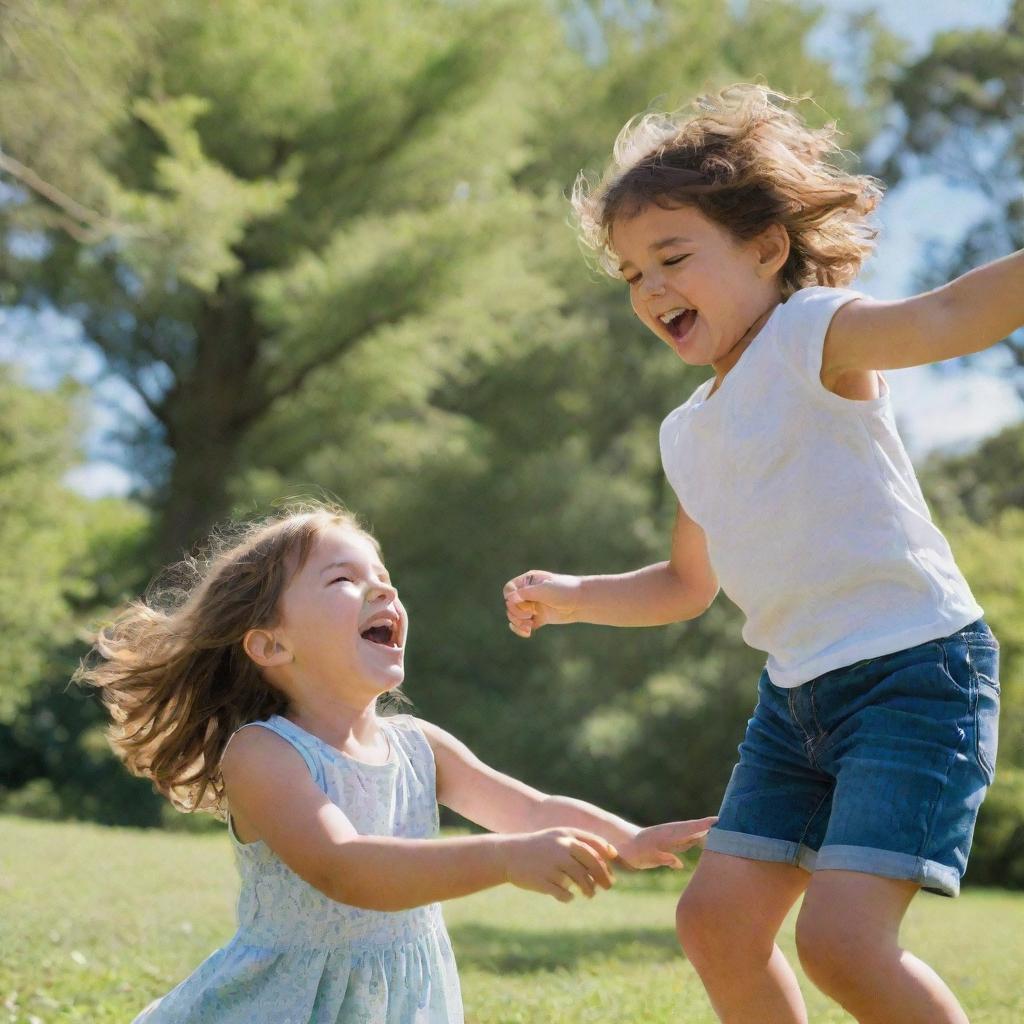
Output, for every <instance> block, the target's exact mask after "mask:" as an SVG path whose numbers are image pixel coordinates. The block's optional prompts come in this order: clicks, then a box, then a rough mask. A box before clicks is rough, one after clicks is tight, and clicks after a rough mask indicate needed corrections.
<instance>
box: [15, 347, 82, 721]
mask: <svg viewBox="0 0 1024 1024" xmlns="http://www.w3.org/2000/svg"><path fill="white" fill-rule="evenodd" d="M70 399H71V395H70V394H68V393H67V392H65V393H63V394H56V395H50V394H44V393H40V392H37V391H33V390H32V389H30V388H27V387H25V386H23V385H21V384H19V383H18V382H17V381H16V380H15V379H14V377H13V376H12V374H11V372H10V370H9V369H7V368H4V367H0V550H2V551H3V553H4V571H3V574H2V575H0V635H2V636H3V638H4V642H3V644H2V645H0V680H2V681H3V682H2V685H0V721H9V720H10V719H11V718H12V717H13V716H14V714H15V712H16V711H17V710H18V708H19V707H20V706H21V705H22V703H23V702H24V701H25V699H26V693H27V692H28V690H29V689H30V688H31V685H32V684H33V682H34V681H36V680H37V679H38V678H39V675H40V674H41V672H42V670H43V667H44V666H45V664H46V661H47V657H48V653H49V650H50V648H51V647H52V645H53V643H54V638H55V636H56V635H66V633H67V629H68V625H69V621H70V618H71V609H70V604H69V602H70V600H72V599H73V598H74V596H75V595H76V592H78V591H79V589H80V587H81V586H82V582H83V581H82V579H81V577H80V576H78V575H77V573H72V574H71V575H70V576H69V575H68V572H67V569H68V567H69V565H72V564H74V561H75V559H76V556H77V554H78V553H79V552H80V550H81V546H82V536H81V531H80V528H79V524H78V517H77V515H76V512H77V511H78V509H77V508H76V506H75V503H74V502H72V501H69V500H68V496H67V493H66V491H65V490H64V488H63V487H62V485H61V477H62V476H63V474H64V472H65V471H66V470H67V469H68V468H69V467H70V464H71V462H72V460H73V457H74V441H73V429H74V417H73V416H72V411H71V402H70Z"/></svg>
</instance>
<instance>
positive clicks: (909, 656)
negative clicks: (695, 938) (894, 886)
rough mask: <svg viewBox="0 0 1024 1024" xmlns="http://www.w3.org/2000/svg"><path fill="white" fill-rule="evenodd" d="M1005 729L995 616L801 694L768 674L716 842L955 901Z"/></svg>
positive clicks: (724, 848)
mask: <svg viewBox="0 0 1024 1024" xmlns="http://www.w3.org/2000/svg"><path fill="white" fill-rule="evenodd" d="M998 721H999V645H998V643H997V642H996V639H995V637H994V636H993V635H992V632H991V630H989V628H988V626H987V625H986V624H985V622H984V621H983V620H982V619H979V620H978V621H977V622H975V623H973V624H971V625H970V626H966V627H965V628H964V629H961V630H960V631H959V632H957V633H953V634H952V635H951V636H948V637H945V638H943V639H940V640H932V641H929V642H928V643H924V644H919V645H918V646H917V647H910V648H907V649H906V650H904V651H897V652H896V653H895V654H886V655H883V656H882V657H879V658H869V659H867V660H866V661H859V662H857V663H855V664H853V665H848V666H846V667H845V668H839V669H835V670H834V671H832V672H826V673H825V674H824V675H822V676H819V677H818V678H817V679H812V680H811V681H810V682H807V683H803V684H802V685H801V686H797V687H793V688H791V689H783V688H781V687H778V686H775V685H774V684H773V683H772V682H771V680H770V679H769V678H768V673H767V672H762V673H761V680H760V683H759V685H758V703H757V707H756V708H755V709H754V715H753V717H752V718H751V719H750V722H749V723H748V725H747V732H746V735H745V737H744V739H743V742H742V743H741V744H740V748H739V753H740V760H739V763H738V764H737V765H736V767H735V768H734V769H733V773H732V778H731V780H730V781H729V785H728V788H727V789H726V791H725V797H724V799H723V801H722V809H721V810H720V811H719V819H718V824H717V825H716V826H715V827H714V828H713V829H712V830H711V833H710V834H709V835H708V838H707V844H706V848H707V849H708V850H715V851H717V852H718V853H727V854H732V855H734V856H737V857H745V858H750V859H753V860H764V861H778V862H783V863H787V864H795V865H798V866H799V867H802V868H804V869H805V870H807V871H816V870H823V869H842V870H845V871H862V872H865V873H867V874H871V875H882V876H884V877H886V878H899V879H908V880H910V881H913V882H917V883H918V884H919V885H920V886H921V887H922V888H924V889H929V890H931V891H933V892H938V893H942V894H944V895H946V896H956V895H957V894H958V893H959V891H960V879H961V878H962V877H963V873H964V870H965V869H966V867H967V855H968V853H969V852H970V849H971V838H972V836H973V834H974V823H975V819H976V818H977V815H978V808H979V807H980V806H981V801H982V799H983V798H984V796H985V791H986V789H987V788H988V787H989V786H990V785H991V783H992V779H993V777H994V775H995V762H996V743H997V728H998Z"/></svg>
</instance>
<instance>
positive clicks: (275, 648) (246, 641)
mask: <svg viewBox="0 0 1024 1024" xmlns="http://www.w3.org/2000/svg"><path fill="white" fill-rule="evenodd" d="M242 649H243V650H244V651H245V653H246V654H248V655H249V657H250V658H251V659H252V660H253V661H254V662H255V663H256V664H257V665H259V666H260V668H276V667H277V666H278V665H287V664H288V663H289V662H290V661H292V660H293V659H292V653H291V651H289V650H288V649H287V648H286V647H284V646H283V645H282V644H281V643H280V642H279V640H278V638H277V637H275V636H274V634H273V632H272V631H271V630H269V629H250V630H249V631H248V632H247V633H246V634H245V636H244V637H242Z"/></svg>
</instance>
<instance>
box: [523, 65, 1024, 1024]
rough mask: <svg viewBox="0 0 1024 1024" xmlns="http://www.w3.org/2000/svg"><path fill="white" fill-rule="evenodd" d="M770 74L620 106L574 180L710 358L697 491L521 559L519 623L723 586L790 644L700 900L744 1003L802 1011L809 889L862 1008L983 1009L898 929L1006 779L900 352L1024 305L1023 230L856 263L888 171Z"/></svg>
mask: <svg viewBox="0 0 1024 1024" xmlns="http://www.w3.org/2000/svg"><path fill="white" fill-rule="evenodd" d="M785 100H786V98H785V97H780V96H779V95H778V94H775V93H772V92H770V91H769V90H767V89H765V88H763V87H761V86H751V85H746V86H735V87H732V88H730V89H726V90H725V91H723V92H722V93H720V94H717V95H713V96H710V97H705V98H703V99H701V100H699V101H698V102H697V103H696V104H695V108H696V112H695V113H694V114H693V115H691V116H685V115H680V114H667V115H661V114H649V115H646V116H643V117H640V118H639V119H634V120H633V121H631V122H630V123H629V124H627V125H626V126H625V128H624V129H623V131H622V132H621V133H620V134H619V137H618V139H617V140H616V143H615V148H614V157H613V161H612V164H611V166H610V168H609V170H608V172H607V173H606V175H605V177H604V179H603V180H602V182H601V183H600V184H599V185H597V186H596V187H591V186H590V185H589V184H588V183H587V182H586V180H585V179H584V178H582V177H581V178H580V179H579V181H578V182H577V187H576V189H575V191H574V196H573V199H574V207H575V210H576V212H577V215H578V218H579V222H580V227H581V233H582V236H583V238H584V240H585V241H586V242H587V243H588V244H589V245H590V246H591V247H592V248H593V249H594V250H595V251H596V252H597V253H598V255H599V257H600V259H601V262H602V264H603V266H604V268H605V269H606V270H607V271H608V272H609V273H610V274H611V275H612V276H614V277H618V278H623V279H625V281H626V282H627V283H628V287H629V295H630V300H631V303H632V306H633V310H634V312H635V313H636V316H637V317H638V318H639V319H640V321H641V322H642V323H643V324H644V325H645V326H646V327H647V328H649V329H650V330H651V331H652V332H653V333H654V334H655V335H656V336H657V337H658V339H659V340H660V341H661V342H663V343H664V344H665V345H666V346H668V348H669V349H670V350H671V351H672V352H673V353H674V355H675V356H676V357H677V358H679V359H681V360H682V361H683V362H684V363H686V364H688V365H692V366H709V367H710V368H711V369H712V370H713V371H714V376H713V377H711V378H710V379H709V380H707V381H705V382H704V383H703V384H701V385H700V386H699V387H698V388H697V389H696V391H694V393H693V394H692V395H691V396H690V397H689V398H688V399H687V400H686V401H685V402H684V403H683V404H682V405H680V406H679V407H678V408H677V409H675V410H674V411H673V412H671V413H669V415H668V416H667V417H666V419H665V421H664V423H663V424H662V427H661V434H660V444H661V455H662V463H663V466H664V470H665V473H666V475H667V477H668V480H669V482H670V483H671V485H672V487H673V490H674V491H675V494H676V496H677V497H678V499H679V506H678V509H677V513H676V522H675V527H674V531H673V534H672V543H671V553H670V555H669V558H668V560H667V561H664V562H659V563H657V564H655V565H649V566H646V567H644V568H642V569H638V570H636V571H635V572H629V573H624V574H621V575H611V576H584V577H573V576H565V575H557V574H554V573H549V572H543V571H540V570H534V571H533V572H532V573H524V574H523V575H521V576H518V577H516V578H515V579H514V580H512V581H510V582H509V583H508V584H507V585H506V588H505V597H506V605H507V614H508V618H509V623H510V626H511V628H512V629H513V631H514V632H516V633H517V634H519V635H520V636H524V637H525V636H529V635H530V634H531V633H532V632H533V631H534V630H536V629H537V628H539V627H541V626H544V625H547V624H549V623H560V622H593V623H603V624H607V625H616V626H653V625H658V624H663V623H668V622H676V621H679V620H683V619H692V618H696V617H697V616H699V615H700V614H701V613H702V612H703V611H704V610H705V609H706V608H707V607H708V606H709V605H710V604H711V602H712V601H713V600H714V598H715V595H716V594H717V592H718V589H719V582H720V583H721V587H722V589H724V590H725V592H726V593H727V594H728V595H729V597H730V598H731V599H732V600H733V601H734V602H735V603H736V604H737V605H738V606H739V608H740V610H741V612H742V613H743V615H744V616H745V619H746V622H745V625H744V628H743V637H744V639H745V640H746V642H747V643H748V644H750V645H751V646H752V647H755V648H758V649H759V650H763V651H765V652H767V654H768V658H767V665H766V668H765V671H764V672H763V673H762V675H761V678H760V682H759V687H758V703H757V707H756V709H755V711H754V714H753V717H752V718H751V720H750V722H749V725H748V727H747V732H746V736H745V738H744V740H743V743H742V745H741V746H740V748H739V763H738V764H737V765H736V767H735V769H734V771H733V775H732V779H731V781H730V783H729V786H728V788H727V790H726V793H725V796H724V799H723V802H722V807H721V810H720V812H719V820H718V823H717V825H716V826H715V828H714V829H713V830H712V831H711V833H710V835H709V837H708V841H707V845H706V851H705V853H704V854H703V855H702V857H701V860H700V863H699V865H698V868H697V871H696V872H695V875H694V877H693V879H692V881H691V883H690V885H689V886H688V887H687V889H686V891H685V893H684V894H683V896H682V898H681V900H680V902H679V907H678V915H677V926H678V933H679V938H680V941H681V943H682V946H683V948H684V950H685V952H686V954H687V956H688V957H689V959H690V961H691V962H692V963H693V965H694V967H695V968H696V969H697V971H698V972H699V974H700V976H701V979H702V980H703V982H704V985H705V987H706V988H707V991H708V993H709V996H710V999H711V1002H712V1004H713V1006H714V1008H715V1010H716V1012H717V1013H718V1015H719V1017H720V1018H721V1019H722V1020H723V1021H727V1022H730V1024H740V1022H751V1024H753V1022H756V1024H798V1022H805V1021H806V1020H807V1012H806V1009H805V1007H804V1003H803V999H802V997H801V994H800V990H799V987H798V985H797V981H796V977H795V975H794V973H793V971H792V969H791V967H790V965H789V964H788V963H787V961H786V960H785V958H784V957H783V955H782V953H781V951H780V950H779V948H778V946H777V945H775V936H776V933H777V931H778V929H779V927H780V925H781V924H782V921H783V919H784V918H785V916H786V914H787V912H788V911H789V909H790V908H791V907H792V905H793V904H794V903H795V901H796V900H797V899H798V898H799V897H800V896H801V894H803V897H804V898H803V905H802V909H801V911H800V916H799V919H798V922H797V946H798V951H799V955H800V959H801V962H802V963H803V965H804V967H805V969H806V971H807V974H808V975H809V977H810V978H811V979H812V980H813V981H814V982H815V984H817V985H818V986H819V987H820V988H821V989H822V990H823V991H824V992H826V993H828V994H829V995H830V996H831V997H833V998H834V999H835V1000H837V1001H838V1002H839V1003H841V1004H842V1005H843V1006H844V1007H845V1008H846V1009H847V1010H848V1011H849V1012H850V1013H851V1014H853V1016H854V1017H856V1018H857V1020H858V1021H861V1022H862V1024H867V1022H879V1024H881V1022H885V1024H892V1022H896V1021H898V1022H900V1024H966V1022H967V1017H966V1016H965V1015H964V1012H963V1010H962V1009H961V1008H960V1006H959V1004H958V1002H957V1000H956V998H955V997H954V996H953V994H952V992H951V991H950V990H949V988H948V987H947V986H946V985H945V984H944V983H943V982H942V981H941V980H940V978H939V977H938V976H937V975H936V974H935V973H934V972H933V971H932V970H931V969H930V968H929V967H927V966H926V965H925V964H924V963H922V962H921V961H920V960H919V959H917V958H916V957H914V956H912V955H911V954H910V953H909V952H907V951H906V950H905V949H903V948H901V946H900V944H899V930H900V923H901V921H902V919H903V916H904V913H905V912H906V910H907V908H908V906H909V905H910V902H911V900H912V899H913V897H914V896H915V895H916V893H917V892H918V891H919V890H920V889H922V888H924V889H930V890H933V891H936V892H940V893H944V894H946V895H949V896H954V895H956V894H957V893H958V891H959V886H960V879H961V877H962V875H963V873H964V869H965V867H966V864H967V856H968V852H969V849H970V845H971V837H972V834H973V830H974V823H975V818H976V816H977V812H978V808H979V806H980V804H981V802H982V798H983V797H984V794H985V791H986V788H987V787H988V786H989V785H990V784H991V782H992V779H993V773H994V765H995V757H996V729H997V719H998V709H999V684H998V681H997V676H998V669H997V662H998V645H997V643H996V641H995V639H994V638H993V636H992V634H991V632H990V631H989V629H988V627H987V626H986V625H985V623H984V621H983V620H982V618H981V615H982V610H981V608H980V607H979V606H978V604H977V602H976V601H975V599H974V597H973V596H972V594H971V591H970V589H969V587H968V585H967V583H966V582H965V581H964V578H963V576H962V575H961V573H960V571H959V569H958V568H957V566H956V563H955V562H954V560H953V556H952V554H951V552H950V549H949V545H948V544H947V543H946V541H945V539H944V538H943V536H942V534H941V533H940V532H939V531H938V530H937V529H936V527H935V526H934V525H933V523H932V521H931V518H930V516H929V513H928V509H927V507H926V505H925V502H924V499H923V497H922V494H921V490H920V487H919V485H918V482H917V479H916V478H915V475H914V471H913V469H912V467H911V464H910V460H909V459H908V458H907V455H906V452H905V451H904V448H903V444H902V443H901V441H900V438H899V436H898V434H897V431H896V425H895V422H894V417H893V411H892V406H891V403H890V398H889V388H888V384H887V383H886V380H885V378H884V376H883V374H882V371H885V370H894V369H897V368H900V367H908V366H923V365H926V364H928V363H935V362H939V361H941V360H944V359H952V358H955V357H957V356H964V355H967V354H968V353H971V352H978V351H979V350H981V349H984V348H986V347H988V346H990V345H992V344H994V343H996V342H997V341H999V340H1000V339H1002V338H1004V337H1005V336H1006V335H1008V334H1009V333H1010V332H1012V331H1014V330H1016V329H1017V328H1019V327H1020V326H1021V325H1022V324H1024V251H1022V252H1018V253H1015V254H1014V255H1012V256H1008V257H1006V258H1004V259H1001V260H999V261H997V262H994V263H990V264H988V265H986V266H983V267H981V268H979V269H977V270H974V271H972V272H970V273H968V274H965V275H964V276H963V277H960V278H958V279H957V280H955V281H953V282H951V283H950V284H947V285H945V286H944V287H941V288H937V289H935V290H934V291H930V292H927V293H924V294H921V295H915V296H913V297H911V298H907V299H902V300H899V301H895V302H878V301H874V300H871V299H869V298H866V297H864V296H863V295H861V294H860V293H858V292H856V291H850V290H848V289H847V288H845V287H843V286H845V285H847V284H848V283H849V282H850V281H852V279H853V278H854V277H855V275H856V274H857V272H858V270H859V269H860V266H861V263H862V261H863V260H864V259H865V258H866V257H867V256H868V254H869V253H870V251H871V247H872V239H873V237H874V232H873V230H872V229H871V228H870V226H869V225H868V223H867V217H868V215H869V214H870V213H871V212H872V210H874V208H875V207H876V205H877V203H878V201H879V198H880V195H881V190H880V187H879V185H878V183H877V182H876V181H874V180H873V179H871V178H869V177H866V176H863V175H856V174H849V173H846V172H844V171H843V170H841V169H840V168H839V167H837V166H835V165H834V164H833V163H832V162H831V157H832V154H833V152H834V151H835V146H834V144H833V141H832V139H833V134H834V132H833V130H832V129H823V130H812V129H811V128H809V127H808V126H807V125H806V124H805V123H804V122H803V121H802V120H801V119H800V118H799V117H798V116H797V115H796V114H795V113H794V112H793V111H792V110H791V109H789V107H788V104H787V103H786V102H785Z"/></svg>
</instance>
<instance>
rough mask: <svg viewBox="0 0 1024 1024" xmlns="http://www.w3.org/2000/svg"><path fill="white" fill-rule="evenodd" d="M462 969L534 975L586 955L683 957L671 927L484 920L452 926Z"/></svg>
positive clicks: (628, 959)
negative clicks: (544, 926) (512, 924)
mask: <svg viewBox="0 0 1024 1024" xmlns="http://www.w3.org/2000/svg"><path fill="white" fill-rule="evenodd" d="M450 932H451V938H452V944H453V945H454V947H455V956H456V959H457V960H458V963H459V967H460V968H462V969H467V968H470V969H471V968H476V969H477V970H482V971H490V972H491V973H495V974H531V973H534V972H541V971H553V970H557V969H559V968H573V967H576V966H578V965H579V964H581V963H584V962H586V961H587V960H598V961H604V960H609V959H613V958H614V959H615V960H616V961H618V962H619V963H623V962H625V963H647V964H649V963H651V962H652V961H653V962H658V963H668V962H670V961H672V960H677V959H681V958H682V953H681V951H680V949H679V944H678V943H677V941H676V936H675V932H674V931H673V930H672V929H671V928H620V929H618V930H615V931H601V932H588V933H569V934H566V933H565V932H545V931H534V932H530V931H520V930H518V929H517V930H515V931H508V930H505V929H502V928H492V927H490V926H488V925H481V924H461V925H454V926H452V927H451V928H450Z"/></svg>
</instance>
